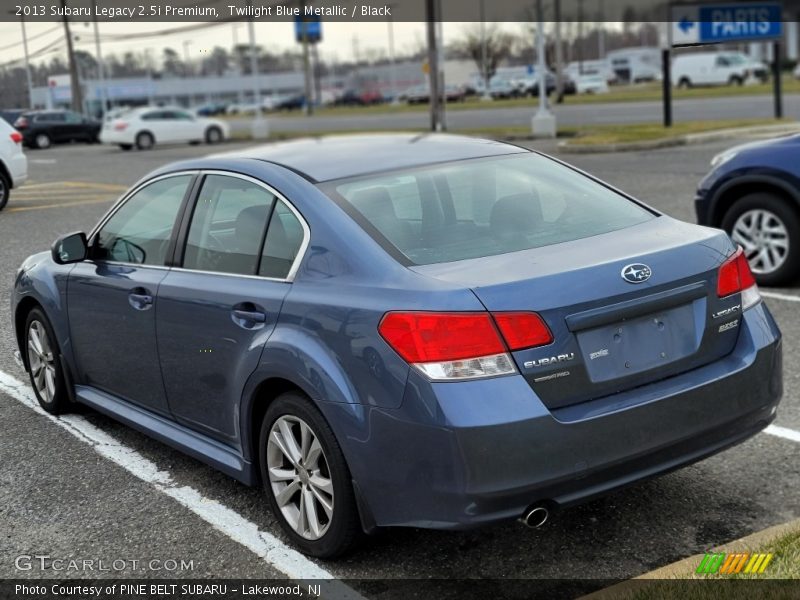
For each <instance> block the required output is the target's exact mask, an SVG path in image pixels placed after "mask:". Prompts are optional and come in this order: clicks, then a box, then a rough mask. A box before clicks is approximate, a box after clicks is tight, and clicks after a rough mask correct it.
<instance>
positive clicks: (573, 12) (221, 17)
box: [0, 0, 800, 22]
mask: <svg viewBox="0 0 800 600" xmlns="http://www.w3.org/2000/svg"><path fill="white" fill-rule="evenodd" d="M540 2H541V7H542V14H543V18H544V20H545V21H556V20H561V21H570V22H576V21H590V22H599V21H610V22H633V21H638V22H642V21H648V22H654V21H661V22H665V21H668V20H669V19H670V17H669V6H670V2H669V1H667V0H604V1H603V2H596V1H589V2H585V1H584V0H540ZM704 3H705V4H720V3H721V2H720V0H696V1H694V2H692V4H704ZM722 3H725V4H728V5H737V4H741V5H742V6H744V4H743V3H741V2H737V0H732V1H729V2H722ZM746 4H747V6H750V7H752V6H754V5H757V4H759V0H750V1H749V2H747V3H746ZM773 4H774V2H773ZM783 6H784V20H787V21H788V20H796V19H797V18H798V15H797V10H798V8H800V0H784V2H783ZM537 7H538V2H537V0H390V1H386V2H383V1H379V0H375V1H373V0H366V1H365V0H27V1H22V0H0V21H14V20H19V19H25V20H27V21H60V20H62V19H64V18H68V19H71V20H78V21H90V20H94V19H97V20H98V21H117V22H120V21H122V22H163V21H184V22H197V21H203V22H226V21H231V22H233V21H247V20H256V21H276V22H278V21H295V20H297V19H308V20H317V19H319V20H323V21H350V22H381V21H387V20H389V19H391V20H394V21H405V22H421V21H428V20H437V21H451V22H476V21H480V20H481V15H484V17H485V20H486V21H488V22H515V21H518V22H530V21H535V20H537V14H538V13H537Z"/></svg>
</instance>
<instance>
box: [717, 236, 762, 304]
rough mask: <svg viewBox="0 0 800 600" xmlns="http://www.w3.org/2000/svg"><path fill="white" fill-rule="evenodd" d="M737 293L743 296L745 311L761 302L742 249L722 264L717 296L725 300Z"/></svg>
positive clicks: (718, 277) (718, 274)
mask: <svg viewBox="0 0 800 600" xmlns="http://www.w3.org/2000/svg"><path fill="white" fill-rule="evenodd" d="M736 293H741V294H742V310H743V311H744V310H747V309H748V308H750V307H751V306H753V305H755V304H757V303H758V301H759V300H761V295H760V294H759V293H758V286H757V285H756V280H755V277H753V272H752V271H751V270H750V264H749V263H748V262H747V257H746V256H745V255H744V251H743V250H742V248H741V247H739V248H738V249H737V250H736V253H735V254H733V256H731V257H730V258H728V259H727V260H726V261H725V262H724V263H722V266H720V268H719V272H718V273H717V296H719V297H720V298H725V297H726V296H730V295H731V294H736Z"/></svg>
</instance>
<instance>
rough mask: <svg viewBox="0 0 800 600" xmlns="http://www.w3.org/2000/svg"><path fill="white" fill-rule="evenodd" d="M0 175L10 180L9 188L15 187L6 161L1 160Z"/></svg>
mask: <svg viewBox="0 0 800 600" xmlns="http://www.w3.org/2000/svg"><path fill="white" fill-rule="evenodd" d="M0 176H2V177H4V178H5V180H6V181H7V182H8V188H9V189H10V190H13V189H14V178H13V177H11V172H10V171H9V170H8V167H6V163H4V162H3V161H2V160H0Z"/></svg>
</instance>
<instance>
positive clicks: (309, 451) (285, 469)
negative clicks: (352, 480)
mask: <svg viewBox="0 0 800 600" xmlns="http://www.w3.org/2000/svg"><path fill="white" fill-rule="evenodd" d="M267 473H268V474H269V482H270V488H271V489H272V493H273V495H274V496H275V500H276V502H277V504H278V506H279V507H280V510H281V513H282V515H283V517H284V519H286V522H287V523H288V524H289V526H290V527H291V528H292V529H293V530H294V531H295V532H296V533H297V534H298V535H300V536H302V537H304V538H305V539H308V540H317V539H319V538H321V537H322V536H323V535H325V533H326V532H327V530H328V528H329V527H330V524H331V521H332V520H333V510H334V498H333V480H332V479H331V473H330V468H329V466H328V460H327V458H326V456H325V451H324V450H323V449H322V445H321V444H320V441H319V438H318V436H317V435H316V434H315V433H314V431H313V430H312V429H311V427H310V426H309V425H308V424H307V423H306V422H305V421H303V420H302V419H300V418H299V417H296V416H293V415H284V416H281V417H279V418H278V419H277V420H276V421H275V423H273V425H272V428H271V429H270V432H269V438H268V440H267Z"/></svg>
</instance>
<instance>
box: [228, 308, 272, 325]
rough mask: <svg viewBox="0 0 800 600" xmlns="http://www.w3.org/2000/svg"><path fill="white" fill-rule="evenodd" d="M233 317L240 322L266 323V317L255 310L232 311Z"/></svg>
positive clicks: (238, 309) (236, 309)
mask: <svg viewBox="0 0 800 600" xmlns="http://www.w3.org/2000/svg"><path fill="white" fill-rule="evenodd" d="M233 316H234V317H236V318H237V319H239V320H241V321H252V322H253V323H266V322H267V315H265V314H264V313H263V312H260V311H257V310H242V309H240V308H235V309H233Z"/></svg>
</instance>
